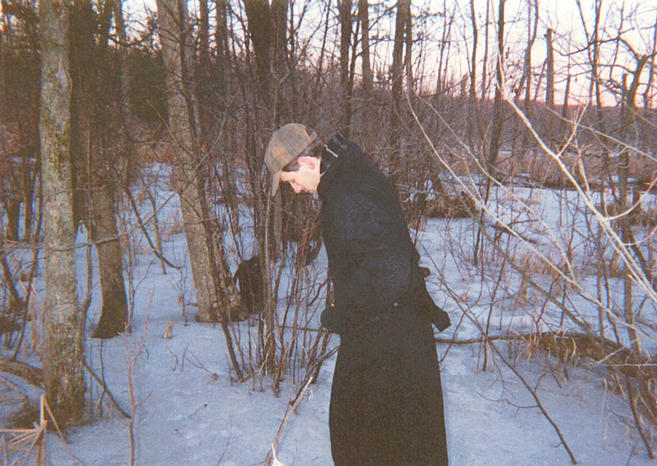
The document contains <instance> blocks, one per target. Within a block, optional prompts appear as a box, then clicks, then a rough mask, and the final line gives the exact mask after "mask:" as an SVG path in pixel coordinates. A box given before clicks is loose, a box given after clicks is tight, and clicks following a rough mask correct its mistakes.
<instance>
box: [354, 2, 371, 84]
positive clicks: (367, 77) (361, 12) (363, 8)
mask: <svg viewBox="0 0 657 466" xmlns="http://www.w3.org/2000/svg"><path fill="white" fill-rule="evenodd" d="M368 10H369V2H368V0H358V18H359V20H360V26H361V28H362V30H361V33H360V36H361V41H362V42H361V46H360V47H361V60H362V62H361V63H362V70H363V91H364V92H365V93H368V92H370V91H371V90H372V85H373V82H374V78H373V75H372V64H371V62H370V20H369V11H368Z"/></svg>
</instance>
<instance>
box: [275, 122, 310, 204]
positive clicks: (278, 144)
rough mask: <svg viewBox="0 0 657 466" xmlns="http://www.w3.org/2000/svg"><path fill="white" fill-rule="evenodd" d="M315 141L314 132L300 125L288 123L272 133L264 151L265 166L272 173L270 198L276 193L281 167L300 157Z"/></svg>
mask: <svg viewBox="0 0 657 466" xmlns="http://www.w3.org/2000/svg"><path fill="white" fill-rule="evenodd" d="M316 139H317V133H316V132H315V130H313V129H312V128H309V127H308V126H306V125H302V124H301V123H288V124H286V125H283V126H281V127H280V128H278V129H277V130H276V131H274V134H272V136H271V139H270V140H269V144H267V150H266V151H265V164H266V165H267V168H269V171H270V172H271V173H272V178H271V195H272V196H273V195H275V194H276V191H278V184H279V183H280V181H281V172H282V171H283V167H285V165H287V164H288V163H290V162H292V161H293V160H294V159H296V158H297V157H298V156H299V155H301V154H302V153H303V151H305V150H306V149H307V148H308V147H310V146H311V145H312V143H313V142H315V140H316Z"/></svg>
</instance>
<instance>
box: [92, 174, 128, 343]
mask: <svg viewBox="0 0 657 466" xmlns="http://www.w3.org/2000/svg"><path fill="white" fill-rule="evenodd" d="M91 196H92V199H91V202H92V212H93V219H92V225H93V226H92V229H91V235H92V237H93V240H94V244H95V245H96V251H97V252H98V269H99V275H100V290H101V296H102V299H103V304H102V307H101V310H100V319H99V321H98V325H97V326H96V330H95V332H94V334H93V336H94V338H112V337H114V336H116V335H118V334H119V333H121V332H123V331H125V330H126V325H127V324H128V307H127V299H126V292H125V284H124V283H123V269H122V265H123V261H122V259H123V252H122V250H121V243H120V241H119V234H118V230H117V228H116V223H115V218H116V211H115V208H114V194H113V192H112V189H111V188H110V187H109V185H108V184H105V183H103V185H102V186H96V187H94V189H93V190H92V193H91Z"/></svg>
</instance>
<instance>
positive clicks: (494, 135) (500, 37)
mask: <svg viewBox="0 0 657 466" xmlns="http://www.w3.org/2000/svg"><path fill="white" fill-rule="evenodd" d="M505 2H506V0H499V5H498V6H499V10H498V15H499V16H498V19H497V66H496V70H497V71H496V73H495V76H496V80H495V100H494V101H493V129H492V132H491V137H490V147H489V150H488V157H487V159H486V170H488V173H489V174H491V175H492V170H493V169H494V166H495V163H496V162H497V157H498V156H499V152H500V147H501V145H502V131H503V130H504V121H503V106H504V100H503V99H502V86H503V85H504V83H503V82H502V70H503V66H504V4H505Z"/></svg>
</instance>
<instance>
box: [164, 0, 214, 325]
mask: <svg viewBox="0 0 657 466" xmlns="http://www.w3.org/2000/svg"><path fill="white" fill-rule="evenodd" d="M157 10H158V22H159V28H160V30H159V35H160V42H161V44H162V58H163V61H164V68H165V72H166V80H165V83H166V90H167V108H168V114H169V127H168V129H169V135H170V139H171V142H172V144H173V145H174V147H175V150H176V152H177V153H178V157H177V159H176V161H175V164H174V167H173V179H174V180H175V182H176V190H177V192H178V195H179V197H180V207H181V210H182V214H183V221H184V230H185V237H186V239H187V247H188V250H189V260H190V265H191V269H192V277H193V281H194V288H195V289H196V300H197V304H198V314H197V319H198V320H199V321H202V322H210V321H217V320H219V317H220V308H219V302H218V296H217V293H216V290H215V286H214V282H213V277H212V268H211V263H210V262H211V261H212V260H213V252H212V248H211V247H210V244H211V241H212V239H211V238H207V237H206V232H205V224H206V223H207V222H211V218H210V213H209V212H208V203H207V199H206V195H207V194H206V179H205V177H204V176H203V170H202V166H201V160H200V158H199V157H198V144H197V143H198V136H199V135H198V114H197V109H196V107H195V104H196V102H195V98H194V96H193V95H191V93H190V92H189V88H188V86H187V84H188V83H186V82H185V77H186V76H189V75H188V74H187V73H188V72H189V69H187V70H186V69H185V68H186V66H187V60H186V58H185V54H187V53H189V49H187V50H186V47H187V45H188V44H187V43H186V42H185V34H186V32H187V26H186V23H187V14H186V7H185V4H184V3H183V2H180V1H179V0H158V2H157Z"/></svg>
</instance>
